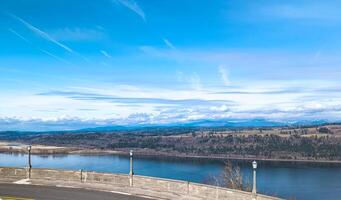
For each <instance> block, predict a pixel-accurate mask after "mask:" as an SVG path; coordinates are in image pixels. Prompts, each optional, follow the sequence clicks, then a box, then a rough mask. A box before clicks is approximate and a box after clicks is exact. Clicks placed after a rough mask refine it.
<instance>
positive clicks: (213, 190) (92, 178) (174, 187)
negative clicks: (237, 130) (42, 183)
mask: <svg viewBox="0 0 341 200" xmlns="http://www.w3.org/2000/svg"><path fill="white" fill-rule="evenodd" d="M27 172H28V170H27V169H25V168H6V167H0V181H1V180H5V181H6V180H20V179H25V178H27V174H28V173H27ZM31 179H32V180H51V181H63V182H77V183H90V185H91V183H101V184H106V185H113V186H115V187H125V188H129V187H130V177H129V175H127V174H111V173H98V172H88V171H72V170H56V169H35V168H33V169H32V170H31ZM132 183H133V186H132V188H139V189H143V190H148V191H155V192H159V194H160V196H159V197H161V198H162V197H163V196H162V195H161V194H162V193H163V194H164V193H172V194H176V195H179V196H186V197H197V198H200V199H208V200H210V199H212V200H213V199H214V200H218V199H233V200H251V199H252V194H251V193H249V192H243V191H239V190H232V189H227V188H221V187H216V186H210V185H204V184H197V183H192V182H187V181H179V180H170V179H162V178H153V177H146V176H137V175H134V177H133V182H132ZM275 199H278V198H274V197H270V196H265V195H257V200H275Z"/></svg>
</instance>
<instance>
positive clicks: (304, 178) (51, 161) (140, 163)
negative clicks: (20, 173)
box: [0, 153, 341, 200]
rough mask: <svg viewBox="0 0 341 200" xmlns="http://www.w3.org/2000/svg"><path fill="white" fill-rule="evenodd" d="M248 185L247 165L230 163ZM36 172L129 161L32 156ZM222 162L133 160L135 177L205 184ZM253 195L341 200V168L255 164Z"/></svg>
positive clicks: (19, 158)
mask: <svg viewBox="0 0 341 200" xmlns="http://www.w3.org/2000/svg"><path fill="white" fill-rule="evenodd" d="M26 164H27V155H25V154H6V153H0V166H12V167H24V166H26ZM234 164H235V165H239V166H240V168H241V171H242V173H243V176H244V179H245V180H246V179H249V180H250V181H251V176H252V168H251V163H250V162H246V161H234ZM32 166H33V167H36V168H58V169H72V170H79V169H83V170H89V171H98V172H112V173H128V172H129V157H126V156H119V155H73V154H67V155H32ZM223 167H224V162H223V161H219V160H208V159H190V158H188V159H182V158H181V159H180V158H159V157H134V172H135V174H138V175H145V176H154V177H161V178H170V179H179V180H186V181H191V182H198V183H205V182H207V181H208V180H210V179H211V178H210V177H212V176H219V174H220V173H221V172H222V170H223ZM257 191H258V192H259V193H263V194H268V195H275V196H278V197H282V198H286V199H303V200H305V199H307V200H308V199H309V200H314V199H325V200H328V199H341V165H336V164H335V165H330V164H318V165H317V164H313V163H309V164H308V163H305V164H298V163H283V162H258V169H257Z"/></svg>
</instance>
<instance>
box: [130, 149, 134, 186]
mask: <svg viewBox="0 0 341 200" xmlns="http://www.w3.org/2000/svg"><path fill="white" fill-rule="evenodd" d="M129 155H130V172H129V185H130V186H131V187H132V186H133V176H134V171H133V150H130V152H129Z"/></svg>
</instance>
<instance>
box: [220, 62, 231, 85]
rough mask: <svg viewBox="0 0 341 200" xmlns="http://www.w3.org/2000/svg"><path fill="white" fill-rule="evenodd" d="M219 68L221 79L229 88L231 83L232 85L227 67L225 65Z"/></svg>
mask: <svg viewBox="0 0 341 200" xmlns="http://www.w3.org/2000/svg"><path fill="white" fill-rule="evenodd" d="M218 68H219V74H220V76H221V79H222V81H223V83H224V85H225V86H229V85H230V84H231V83H230V79H229V74H228V71H227V69H226V67H225V66H224V65H219V67H218Z"/></svg>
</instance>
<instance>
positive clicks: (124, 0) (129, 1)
mask: <svg viewBox="0 0 341 200" xmlns="http://www.w3.org/2000/svg"><path fill="white" fill-rule="evenodd" d="M114 2H117V3H120V4H121V5H123V6H125V7H127V8H129V9H130V10H132V11H133V12H135V13H136V14H137V15H139V16H140V17H141V18H142V19H143V20H144V21H146V15H145V13H144V11H143V10H142V9H141V7H140V6H139V5H138V4H137V3H136V2H135V1H134V0H114Z"/></svg>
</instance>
